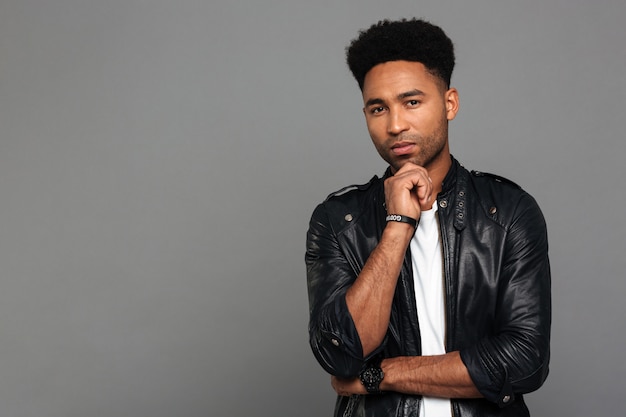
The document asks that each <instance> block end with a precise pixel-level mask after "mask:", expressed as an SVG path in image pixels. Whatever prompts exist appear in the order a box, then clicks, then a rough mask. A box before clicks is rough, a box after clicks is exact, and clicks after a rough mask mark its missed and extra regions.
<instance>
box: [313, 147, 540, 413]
mask: <svg viewBox="0 0 626 417" xmlns="http://www.w3.org/2000/svg"><path fill="white" fill-rule="evenodd" d="M388 175H390V173H389V170H388V171H387V173H386V174H385V177H386V176H388ZM385 177H383V178H382V179H379V178H377V177H374V178H373V179H372V180H371V181H370V182H369V183H368V184H365V185H361V186H353V187H348V188H347V189H344V190H341V191H339V192H337V193H334V194H331V195H330V196H329V197H328V198H327V199H326V201H324V202H323V203H322V204H320V205H319V206H318V207H317V208H316V209H315V211H314V213H313V215H312V218H311V222H310V226H309V231H308V233H307V250H306V256H305V258H306V265H307V278H308V291H309V312H310V323H309V335H310V344H311V348H312V349H313V353H314V355H315V357H316V358H317V360H318V361H319V363H320V364H321V365H322V367H323V368H324V369H325V370H326V371H327V372H329V373H330V374H332V375H336V376H340V377H355V376H357V375H359V373H360V371H361V370H362V369H363V368H364V367H365V366H366V364H367V362H368V361H369V360H371V359H372V358H373V357H374V356H375V355H378V356H382V357H396V356H411V355H420V334H419V331H420V330H419V326H418V320H417V313H416V305H415V296H414V286H413V274H412V267H411V255H410V253H409V252H408V251H407V255H406V257H405V260H404V264H403V267H402V271H401V273H400V277H399V280H398V284H397V287H396V293H395V296H394V301H393V306H392V312H391V318H390V323H389V330H388V332H387V336H386V338H385V340H384V342H383V343H382V345H381V346H380V347H379V348H378V349H377V350H376V351H375V352H373V353H372V354H371V355H369V356H368V357H363V352H362V348H361V343H360V340H359V337H358V334H357V332H356V329H355V326H354V323H353V321H352V319H351V317H350V314H349V312H348V310H347V307H346V301H345V293H346V290H347V289H348V288H349V287H350V286H351V284H352V283H353V282H354V280H355V279H356V277H357V276H358V274H359V272H360V271H361V268H362V267H363V265H364V264H365V261H366V260H367V258H368V256H369V254H370V253H371V251H372V250H373V249H374V248H375V246H376V245H377V244H378V241H379V240H380V237H381V235H382V231H383V228H384V227H385V216H386V210H385V207H384V201H385V200H384V188H383V187H384V186H383V180H384V178H385ZM437 202H438V204H439V210H438V217H439V223H440V227H441V239H442V247H443V252H444V254H443V255H444V256H443V260H444V271H445V305H446V340H445V345H446V350H447V351H448V352H450V351H460V354H461V358H462V360H463V362H464V364H465V365H466V367H467V369H468V371H469V374H470V376H471V378H472V380H473V381H474V383H475V385H476V387H477V388H478V390H479V391H480V392H481V393H482V394H483V395H484V397H485V398H483V399H471V400H465V399H459V400H456V399H453V400H452V409H453V415H454V416H457V417H460V416H481V417H486V416H528V409H527V408H526V405H525V404H524V400H523V397H522V394H524V393H527V392H530V391H534V390H536V389H537V388H539V387H540V386H541V385H542V384H543V382H544V380H545V379H546V377H547V374H548V362H549V352H550V347H549V343H550V322H551V300H550V266H549V261H548V242H547V234H546V227H545V222H544V219H543V216H542V214H541V211H540V209H539V207H538V206H537V204H536V202H535V200H534V199H533V198H532V197H531V196H530V195H529V194H528V193H526V192H525V191H523V190H522V189H520V187H518V186H517V185H515V184H514V183H512V182H510V181H508V180H505V179H504V178H501V177H497V176H494V175H491V174H483V173H480V172H474V171H472V172H471V173H470V172H468V171H467V170H466V169H465V168H463V167H462V166H461V165H460V164H459V163H458V162H457V161H456V160H454V159H453V163H452V167H451V169H450V171H449V172H448V174H447V176H446V178H445V180H444V183H443V190H442V192H441V193H440V194H439V195H438V196H437ZM350 398H351V399H350ZM350 398H349V397H338V398H337V406H336V409H335V416H343V414H344V410H345V409H346V407H347V406H348V403H349V402H352V404H350V408H354V413H353V414H352V415H354V416H417V415H418V411H419V396H413V395H405V394H400V393H393V392H388V393H383V394H380V395H365V396H353V397H350Z"/></svg>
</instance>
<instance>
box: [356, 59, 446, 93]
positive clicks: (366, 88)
mask: <svg viewBox="0 0 626 417" xmlns="http://www.w3.org/2000/svg"><path fill="white" fill-rule="evenodd" d="M440 87H441V81H440V80H439V79H438V78H437V77H435V76H434V75H432V74H431V73H430V72H428V70H427V69H426V67H425V66H424V64H422V63H421V62H410V61H389V62H384V63H382V64H378V65H376V66H374V67H372V69H371V70H369V72H368V73H367V74H366V75H365V80H364V83H363V99H364V101H367V100H369V99H373V98H380V99H385V98H389V97H395V96H397V95H398V94H402V93H404V92H406V91H409V90H415V89H418V90H420V91H423V92H424V93H426V94H429V93H430V94H436V93H438V92H440Z"/></svg>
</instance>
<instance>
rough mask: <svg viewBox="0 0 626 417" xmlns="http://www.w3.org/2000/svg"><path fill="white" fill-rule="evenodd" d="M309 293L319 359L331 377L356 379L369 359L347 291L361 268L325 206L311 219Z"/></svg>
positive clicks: (313, 342) (307, 258) (311, 331)
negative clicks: (340, 238) (342, 242)
mask: <svg viewBox="0 0 626 417" xmlns="http://www.w3.org/2000/svg"><path fill="white" fill-rule="evenodd" d="M305 261H306V267H307V284H308V294H309V314H310V318H309V341H310V345H311V349H312V350H313V354H314V355H315V358H316V359H317V361H318V362H319V363H320V365H321V366H322V367H323V368H324V369H325V370H326V371H327V372H328V373H330V374H332V375H336V376H339V377H344V378H348V377H354V376H357V375H358V374H359V372H360V371H361V369H362V368H363V366H364V364H365V363H366V361H367V360H368V359H369V357H371V356H373V355H374V354H376V353H377V352H378V350H377V351H376V352H374V353H373V354H372V355H370V356H368V358H364V357H363V348H362V346H361V341H360V339H359V336H358V333H357V330H356V327H355V325H354V322H353V320H352V317H351V316H350V313H349V311H348V308H347V305H346V299H345V296H346V291H347V290H348V288H349V287H350V286H351V285H352V284H353V283H354V281H355V280H356V277H357V276H358V273H359V272H360V266H359V265H357V262H355V261H354V260H353V259H352V260H350V259H348V257H347V256H346V254H345V251H344V250H342V248H341V246H340V244H339V242H338V237H337V234H336V233H335V231H334V230H333V228H332V226H331V222H330V220H329V218H328V214H327V210H326V208H325V205H324V204H320V205H319V206H318V207H317V208H316V209H315V211H314V212H313V215H312V217H311V221H310V224H309V230H308V233H307V247H306V255H305Z"/></svg>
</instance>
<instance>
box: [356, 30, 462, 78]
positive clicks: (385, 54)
mask: <svg viewBox="0 0 626 417" xmlns="http://www.w3.org/2000/svg"><path fill="white" fill-rule="evenodd" d="M346 58H347V62H348V67H349V68H350V71H351V72H352V75H353V76H354V78H355V79H356V81H357V83H358V84H359V88H360V89H361V90H363V84H364V81H365V75H366V74H367V73H368V72H369V70H371V69H372V68H373V67H375V66H376V65H378V64H382V63H384V62H389V61H411V62H420V63H422V64H423V65H424V66H425V67H426V69H427V70H428V72H430V73H431V74H432V75H434V76H436V77H438V78H439V79H441V80H442V81H443V82H444V83H445V85H446V87H450V79H451V77H452V70H453V69H454V46H453V45H452V41H451V40H450V38H448V36H446V34H445V33H444V31H443V30H442V29H441V28H440V27H438V26H435V25H433V24H432V23H429V22H427V21H425V20H421V19H411V20H407V19H402V20H398V21H390V20H382V21H379V22H378V23H377V24H374V25H372V26H371V27H370V28H369V29H367V30H362V31H360V32H359V36H358V37H357V38H356V39H354V40H353V41H352V42H351V43H350V45H349V46H348V47H347V48H346Z"/></svg>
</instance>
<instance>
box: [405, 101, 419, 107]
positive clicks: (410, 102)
mask: <svg viewBox="0 0 626 417" xmlns="http://www.w3.org/2000/svg"><path fill="white" fill-rule="evenodd" d="M406 104H407V106H409V107H417V106H419V105H420V101H419V100H409V101H407V102H406Z"/></svg>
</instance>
